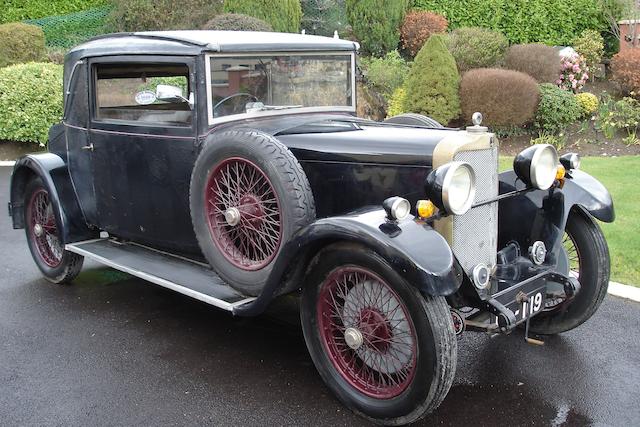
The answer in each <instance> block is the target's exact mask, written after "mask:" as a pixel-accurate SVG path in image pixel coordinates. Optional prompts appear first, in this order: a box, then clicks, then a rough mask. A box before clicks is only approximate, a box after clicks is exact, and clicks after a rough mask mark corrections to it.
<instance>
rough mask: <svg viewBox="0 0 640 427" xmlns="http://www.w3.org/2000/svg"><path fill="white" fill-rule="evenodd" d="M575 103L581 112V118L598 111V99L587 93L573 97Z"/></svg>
mask: <svg viewBox="0 0 640 427" xmlns="http://www.w3.org/2000/svg"><path fill="white" fill-rule="evenodd" d="M575 97H576V101H577V102H578V105H579V106H580V109H581V110H582V117H587V116H590V115H592V114H593V113H595V112H596V111H598V97H597V96H595V95H594V94H592V93H589V92H583V93H579V94H577V95H575Z"/></svg>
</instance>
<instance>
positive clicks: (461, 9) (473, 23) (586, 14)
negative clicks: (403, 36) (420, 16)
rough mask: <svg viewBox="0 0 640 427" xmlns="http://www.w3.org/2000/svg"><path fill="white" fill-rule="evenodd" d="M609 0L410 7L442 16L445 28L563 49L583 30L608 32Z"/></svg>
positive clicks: (480, 0) (425, 2) (423, 0)
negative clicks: (481, 30)
mask: <svg viewBox="0 0 640 427" xmlns="http://www.w3.org/2000/svg"><path fill="white" fill-rule="evenodd" d="M606 3H612V1H611V0H606V1H595V0H572V1H571V2H568V1H567V0H538V1H532V0H414V7H415V8H416V9H420V10H429V11H432V12H436V13H440V14H442V15H444V16H445V17H446V18H447V20H448V21H449V28H461V27H485V28H490V29H492V30H496V31H500V32H501V33H502V34H504V35H505V36H506V37H507V38H508V39H509V41H510V42H511V43H513V44H515V43H532V42H540V43H544V44H548V45H551V46H553V45H558V46H559V45H561V46H567V45H569V44H571V42H572V41H573V39H574V37H575V36H576V35H577V34H580V33H581V32H582V31H583V30H586V29H593V30H596V31H598V32H602V31H608V30H609V23H608V21H607V19H606V17H605V14H604V13H603V6H604V4H606Z"/></svg>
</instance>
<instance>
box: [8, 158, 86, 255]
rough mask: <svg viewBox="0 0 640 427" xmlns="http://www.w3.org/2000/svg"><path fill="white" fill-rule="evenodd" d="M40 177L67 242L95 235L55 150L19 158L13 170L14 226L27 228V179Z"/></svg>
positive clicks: (12, 213)
mask: <svg viewBox="0 0 640 427" xmlns="http://www.w3.org/2000/svg"><path fill="white" fill-rule="evenodd" d="M34 177H39V178H40V179H41V180H42V182H43V184H44V186H45V188H46V189H47V191H48V193H49V199H50V200H51V204H52V206H53V211H54V215H55V217H56V221H57V223H58V224H60V226H61V230H60V234H61V236H60V237H61V238H62V241H63V243H64V244H66V243H70V242H75V241H79V240H85V239H89V238H93V237H95V233H94V232H92V231H91V230H89V228H88V227H87V225H86V223H85V222H84V218H83V216H82V211H81V210H80V206H79V205H78V201H77V199H76V196H75V192H74V191H73V185H72V183H71V179H70V177H69V172H68V170H67V166H66V164H65V162H64V160H63V159H62V158H61V157H60V156H57V155H55V154H52V153H40V154H27V155H25V156H23V157H21V158H19V159H18V160H17V161H16V164H15V165H14V167H13V172H12V174H11V187H10V188H11V190H10V191H11V195H10V200H11V203H10V209H9V214H10V215H11V218H12V223H13V228H24V226H25V224H24V192H25V190H26V186H27V184H28V182H29V181H30V180H31V179H33V178H34Z"/></svg>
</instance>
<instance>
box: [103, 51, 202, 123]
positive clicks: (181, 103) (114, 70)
mask: <svg viewBox="0 0 640 427" xmlns="http://www.w3.org/2000/svg"><path fill="white" fill-rule="evenodd" d="M94 75H95V92H96V93H95V105H96V112H95V116H96V119H98V120H118V121H120V120H122V121H127V122H136V123H149V124H165V125H173V126H176V125H177V126H187V125H190V124H191V120H192V110H191V105H190V103H189V96H190V93H191V88H190V87H189V68H188V67H187V66H186V65H181V64H171V65H168V64H157V65H156V64H137V63H127V64H97V65H96V66H95V74H94Z"/></svg>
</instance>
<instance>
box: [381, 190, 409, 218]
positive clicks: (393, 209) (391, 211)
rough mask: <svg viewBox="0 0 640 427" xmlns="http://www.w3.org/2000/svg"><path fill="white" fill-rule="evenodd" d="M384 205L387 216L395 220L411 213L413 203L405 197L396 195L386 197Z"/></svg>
mask: <svg viewBox="0 0 640 427" xmlns="http://www.w3.org/2000/svg"><path fill="white" fill-rule="evenodd" d="M382 207H383V208H384V210H385V212H386V213H387V218H389V219H391V220H394V221H401V220H403V219H405V218H407V217H408V216H409V214H410V213H411V204H410V203H409V201H408V200H407V199H405V198H402V197H398V196H394V197H389V198H388V199H385V201H384V202H382Z"/></svg>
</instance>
